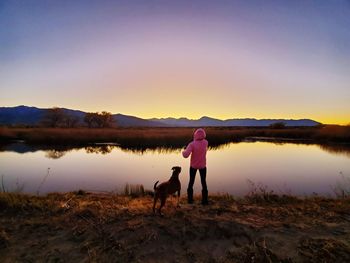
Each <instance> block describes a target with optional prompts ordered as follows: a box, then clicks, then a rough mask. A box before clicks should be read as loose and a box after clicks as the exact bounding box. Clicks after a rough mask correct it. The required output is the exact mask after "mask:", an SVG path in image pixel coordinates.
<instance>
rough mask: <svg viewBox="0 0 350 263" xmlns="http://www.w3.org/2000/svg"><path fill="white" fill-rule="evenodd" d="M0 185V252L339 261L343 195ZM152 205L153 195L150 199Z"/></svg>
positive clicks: (345, 250) (347, 206)
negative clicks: (9, 189) (139, 192)
mask: <svg viewBox="0 0 350 263" xmlns="http://www.w3.org/2000/svg"><path fill="white" fill-rule="evenodd" d="M209 198H210V204H209V205H208V206H202V205H200V204H199V196H197V197H196V199H195V204H194V205H188V204H186V200H185V198H184V197H182V198H181V207H180V208H176V205H175V204H176V198H172V197H170V198H168V200H167V203H166V206H165V208H164V211H163V212H164V216H163V217H161V216H158V215H153V213H152V211H151V210H152V204H153V198H152V197H151V196H143V197H130V196H125V195H111V194H102V193H87V192H84V191H77V192H70V193H60V194H58V193H51V194H48V195H46V196H35V195H22V194H14V193H0V208H1V209H0V215H1V216H0V261H1V262H13V261H21V262H22V261H25V262H31V261H36V262H37V261H38V262H47V261H49V262H66V261H74V262H90V261H92V262H95V261H98V262H110V261H111V259H113V260H112V261H114V262H194V261H196V262H252V260H254V262H347V261H349V260H350V239H349V236H350V224H349V222H350V212H349V211H350V199H349V197H347V198H344V199H339V198H338V199H336V198H334V199H331V198H325V197H308V198H299V197H293V196H270V198H266V197H264V196H262V195H252V196H250V197H246V198H234V197H233V196H230V195H211V196H210V197H209ZM158 205H159V203H158Z"/></svg>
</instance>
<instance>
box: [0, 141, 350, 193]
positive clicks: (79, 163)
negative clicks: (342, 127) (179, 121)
mask: <svg viewBox="0 0 350 263" xmlns="http://www.w3.org/2000/svg"><path fill="white" fill-rule="evenodd" d="M172 166H181V167H182V168H183V169H182V173H181V174H180V180H181V183H182V189H183V190H182V194H185V193H186V189H187V183H188V177H189V176H188V169H189V159H184V158H183V157H182V155H181V149H168V148H157V149H143V150H138V149H125V148H121V147H119V146H117V145H113V144H101V145H91V146H89V147H80V148H79V147H76V148H69V147H65V148H62V147H58V148H57V147H56V148H55V149H53V148H50V147H34V146H28V145H26V144H24V143H14V144H10V145H6V146H2V147H1V151H0V176H1V177H2V185H3V186H0V187H4V188H5V189H6V190H7V191H21V192H24V193H39V194H45V193H48V192H66V191H74V190H78V189H83V190H88V191H116V192H120V191H122V189H123V188H124V186H125V184H126V183H129V184H143V185H144V187H145V188H146V189H153V184H154V183H155V182H156V181H158V180H160V181H161V182H162V181H165V180H168V178H169V177H170V175H171V167H172ZM207 167H208V174H207V182H208V189H209V192H210V193H229V194H233V195H237V196H243V195H245V194H247V193H248V192H249V191H250V190H251V188H252V184H255V186H257V185H260V186H263V187H267V189H268V190H273V191H275V192H276V193H285V194H294V195H312V194H315V193H317V194H319V195H334V187H339V186H341V187H348V189H350V180H349V176H350V147H348V146H341V145H340V146H339V145H338V146H335V145H328V146H326V145H323V146H322V145H316V144H300V143H292V142H287V143H285V142H284V143H276V142H269V141H245V142H239V143H229V144H226V145H222V146H220V147H216V148H211V149H210V150H209V151H208V154H207ZM0 179H1V178H0ZM0 189H1V188H0ZM200 190H201V188H200V180H199V174H197V177H196V184H195V192H196V193H199V192H200Z"/></svg>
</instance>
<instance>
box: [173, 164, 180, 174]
mask: <svg viewBox="0 0 350 263" xmlns="http://www.w3.org/2000/svg"><path fill="white" fill-rule="evenodd" d="M171 170H173V174H179V173H181V167H180V166H174V167H173V168H171Z"/></svg>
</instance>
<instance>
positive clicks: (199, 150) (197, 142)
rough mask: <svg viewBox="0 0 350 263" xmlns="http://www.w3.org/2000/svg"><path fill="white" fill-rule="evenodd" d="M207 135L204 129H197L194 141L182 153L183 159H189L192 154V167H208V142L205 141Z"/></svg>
mask: <svg viewBox="0 0 350 263" xmlns="http://www.w3.org/2000/svg"><path fill="white" fill-rule="evenodd" d="M205 137H206V134H205V131H204V130H203V129H197V130H196V131H195V132H194V135H193V141H192V142H190V143H189V144H188V145H187V147H186V149H185V150H184V151H183V152H182V155H183V157H185V158H188V156H190V154H191V153H192V154H191V167H192V168H195V169H201V168H204V167H206V165H207V164H206V155H207V148H208V141H207V140H206V139H205Z"/></svg>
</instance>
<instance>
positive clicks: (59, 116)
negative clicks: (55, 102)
mask: <svg viewBox="0 0 350 263" xmlns="http://www.w3.org/2000/svg"><path fill="white" fill-rule="evenodd" d="M65 116H66V115H65V113H64V111H63V109H61V108H58V107H53V108H51V109H48V110H47V112H46V114H45V115H44V117H43V119H42V121H41V123H42V124H43V125H44V126H47V127H51V128H56V127H59V126H61V125H62V123H63V121H64V119H65Z"/></svg>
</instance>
